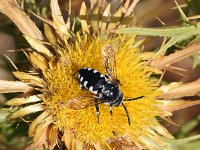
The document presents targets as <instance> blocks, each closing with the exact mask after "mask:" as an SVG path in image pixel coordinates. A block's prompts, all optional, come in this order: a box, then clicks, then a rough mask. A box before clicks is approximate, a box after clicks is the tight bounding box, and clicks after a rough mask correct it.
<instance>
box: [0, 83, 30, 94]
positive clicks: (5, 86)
mask: <svg viewBox="0 0 200 150" xmlns="http://www.w3.org/2000/svg"><path fill="white" fill-rule="evenodd" d="M31 90H33V88H32V87H31V86H28V85H27V84H26V83H23V82H20V81H4V80H0V93H14V92H23V93H26V92H29V91H31Z"/></svg>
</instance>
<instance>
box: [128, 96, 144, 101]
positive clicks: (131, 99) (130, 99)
mask: <svg viewBox="0 0 200 150" xmlns="http://www.w3.org/2000/svg"><path fill="white" fill-rule="evenodd" d="M143 97H144V96H139V97H135V98H129V99H125V101H133V100H137V99H141V98H143Z"/></svg>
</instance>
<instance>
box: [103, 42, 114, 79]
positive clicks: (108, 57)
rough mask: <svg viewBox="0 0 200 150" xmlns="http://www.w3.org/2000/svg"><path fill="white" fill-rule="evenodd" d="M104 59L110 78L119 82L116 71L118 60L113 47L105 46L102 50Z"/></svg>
mask: <svg viewBox="0 0 200 150" xmlns="http://www.w3.org/2000/svg"><path fill="white" fill-rule="evenodd" d="M102 54H103V59H104V64H105V68H106V71H107V74H108V76H109V77H110V78H111V79H112V80H115V81H117V69H116V60H115V51H114V49H113V48H112V46H111V45H108V46H105V47H104V48H103V49H102Z"/></svg>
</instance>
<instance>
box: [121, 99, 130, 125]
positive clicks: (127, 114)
mask: <svg viewBox="0 0 200 150" xmlns="http://www.w3.org/2000/svg"><path fill="white" fill-rule="evenodd" d="M122 106H123V107H124V110H125V112H126V116H127V118H128V124H129V125H131V119H130V117H129V113H128V110H127V108H126V106H125V105H124V104H123V103H122Z"/></svg>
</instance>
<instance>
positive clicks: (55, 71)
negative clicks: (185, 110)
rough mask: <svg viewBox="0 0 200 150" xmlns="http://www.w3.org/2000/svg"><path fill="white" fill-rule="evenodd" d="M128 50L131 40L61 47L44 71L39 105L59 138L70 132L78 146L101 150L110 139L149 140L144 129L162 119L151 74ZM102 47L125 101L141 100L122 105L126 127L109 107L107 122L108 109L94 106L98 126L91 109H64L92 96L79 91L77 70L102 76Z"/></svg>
mask: <svg viewBox="0 0 200 150" xmlns="http://www.w3.org/2000/svg"><path fill="white" fill-rule="evenodd" d="M133 44H134V37H131V36H116V37H107V38H106V37H104V38H99V37H90V36H88V35H87V34H85V35H83V36H79V34H78V36H77V39H76V41H75V44H74V43H73V44H68V45H66V49H64V50H63V51H62V52H61V53H60V57H59V58H58V60H53V61H52V62H51V63H50V64H49V69H46V70H43V75H44V79H45V81H46V83H47V87H46V88H47V91H48V92H49V94H48V95H47V96H46V97H44V98H43V99H42V100H43V103H44V104H45V105H46V108H48V109H49V111H51V114H53V116H54V120H55V121H54V124H55V125H56V126H57V128H59V129H61V131H63V132H64V134H69V132H70V133H71V134H72V136H73V137H74V138H75V139H77V140H78V141H81V142H88V143H90V144H94V143H100V144H103V145H105V144H106V141H107V140H108V139H109V138H116V137H119V136H124V137H127V138H128V139H132V140H136V141H137V139H138V137H139V136H148V134H150V133H149V132H148V127H149V125H154V124H155V116H159V115H161V114H162V110H160V109H158V108H157V107H156V104H158V103H157V102H156V96H158V94H159V92H158V91H157V90H156V89H157V84H155V82H154V81H153V80H150V79H149V77H150V75H151V72H149V69H148V67H147V66H146V64H145V62H142V61H141V57H140V55H141V54H140V53H139V51H138V49H137V48H134V47H133ZM107 45H111V46H113V48H114V51H115V58H116V69H117V78H118V79H119V80H120V85H119V88H120V90H121V91H122V93H123V94H124V97H125V99H130V98H136V97H141V96H144V97H143V98H141V99H138V100H135V101H124V105H125V106H126V107H127V109H128V112H129V116H130V118H131V125H129V124H128V121H127V116H126V113H125V110H124V108H123V106H122V105H120V106H118V107H113V116H111V115H110V112H109V106H107V105H105V104H99V107H100V113H101V114H100V122H99V123H98V121H97V116H96V109H95V107H94V106H92V107H87V108H84V109H79V110H74V109H70V108H68V107H67V105H66V104H67V103H68V102H69V101H70V100H71V99H76V98H78V97H81V96H82V97H83V98H84V97H86V96H88V95H91V94H90V92H89V91H88V90H83V89H81V88H80V87H79V82H78V80H77V79H76V75H77V72H78V71H79V69H81V68H94V69H96V70H98V71H99V72H101V73H102V74H106V69H105V64H104V63H103V62H104V60H103V55H102V50H103V48H104V47H106V46H107ZM93 100H94V99H93ZM80 105H81V104H80Z"/></svg>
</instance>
